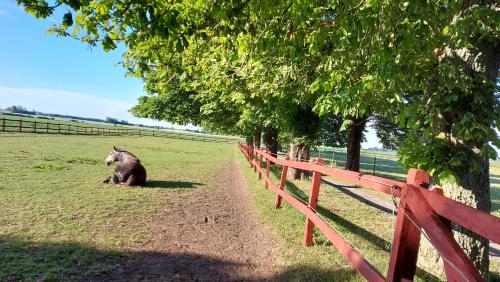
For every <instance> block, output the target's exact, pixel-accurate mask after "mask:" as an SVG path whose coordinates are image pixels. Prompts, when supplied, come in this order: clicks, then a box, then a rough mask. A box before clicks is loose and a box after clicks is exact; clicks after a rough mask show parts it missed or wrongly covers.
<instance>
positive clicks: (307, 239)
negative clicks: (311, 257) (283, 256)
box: [302, 158, 324, 246]
mask: <svg viewBox="0 0 500 282" xmlns="http://www.w3.org/2000/svg"><path fill="white" fill-rule="evenodd" d="M316 164H318V165H322V164H324V161H323V160H322V159H320V158H318V160H317V161H316ZM320 185H321V173H319V172H317V171H314V172H313V178H312V182H311V194H310V195H309V208H310V209H312V210H313V211H315V210H316V206H317V204H318V196H319V186H320ZM313 229H314V223H313V222H312V221H311V220H310V219H309V218H307V219H306V226H305V229H304V239H303V241H302V243H303V244H304V245H306V246H310V245H312V244H313Z"/></svg>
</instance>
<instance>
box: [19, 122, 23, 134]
mask: <svg viewBox="0 0 500 282" xmlns="http://www.w3.org/2000/svg"><path fill="white" fill-rule="evenodd" d="M22 128H23V120H22V119H20V120H19V132H21V131H22Z"/></svg>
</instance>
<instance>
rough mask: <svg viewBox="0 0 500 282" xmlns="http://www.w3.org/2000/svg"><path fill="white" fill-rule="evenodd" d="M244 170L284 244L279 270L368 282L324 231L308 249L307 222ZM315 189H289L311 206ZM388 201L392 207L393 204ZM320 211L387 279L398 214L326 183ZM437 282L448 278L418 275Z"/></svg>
mask: <svg viewBox="0 0 500 282" xmlns="http://www.w3.org/2000/svg"><path fill="white" fill-rule="evenodd" d="M240 164H241V166H242V167H243V171H244V175H245V178H246V180H247V185H248V188H249V190H250V191H251V194H252V196H253V200H254V202H255V206H256V207H257V209H258V211H259V214H260V217H261V218H262V220H263V221H264V222H265V223H266V224H268V225H269V226H271V227H272V228H273V230H274V231H275V232H276V233H277V234H278V235H279V237H280V238H281V239H282V241H283V249H282V250H281V251H280V257H281V259H280V261H279V264H280V266H281V267H282V268H283V269H284V270H285V271H284V272H285V273H287V275H288V276H287V277H286V278H287V280H291V281H365V279H364V278H363V277H362V276H361V275H360V274H359V273H357V272H356V270H355V269H354V268H353V267H352V265H351V264H350V263H349V262H348V261H347V260H346V259H345V258H344V257H343V256H342V255H341V253H340V252H339V251H338V250H337V249H335V247H333V246H332V244H331V242H330V241H329V240H328V239H327V238H326V237H325V236H324V235H323V234H322V233H321V232H320V231H319V230H318V229H316V228H315V229H314V242H315V244H314V245H313V246H310V247H305V246H303V245H302V239H303V236H304V227H305V220H306V217H305V216H304V215H302V214H301V213H300V212H299V211H297V210H296V209H295V208H293V207H292V206H291V205H289V204H288V203H286V202H285V201H284V200H283V205H282V208H281V209H275V207H274V201H275V199H276V194H275V193H274V192H273V191H272V190H270V189H264V181H263V180H258V174H257V173H255V172H254V171H253V169H252V168H250V165H249V164H248V163H247V161H246V159H245V158H244V156H243V154H241V153H240ZM264 166H265V165H264ZM280 172H281V167H280V166H278V167H276V169H274V171H273V172H272V173H271V178H272V180H273V182H274V183H279V177H280ZM310 187H311V182H310V181H307V180H302V181H290V180H289V178H288V180H287V185H286V187H285V189H286V190H287V192H289V193H290V194H292V195H294V196H295V197H297V198H299V199H301V200H302V201H305V202H307V201H308V197H309V193H310ZM363 190H364V191H367V190H368V189H363ZM386 199H387V198H386ZM387 200H388V201H390V198H388V199H387ZM317 211H318V214H319V215H320V216H321V217H322V218H323V219H324V220H325V221H326V222H328V224H330V226H332V227H333V228H334V229H335V230H337V231H338V232H339V233H340V234H341V235H342V236H343V237H344V238H345V239H346V240H347V241H348V242H350V243H351V244H352V245H354V246H355V248H356V249H357V250H359V252H360V253H361V254H362V255H363V256H364V257H365V258H366V259H367V260H368V261H369V262H370V263H371V264H372V265H373V266H374V267H375V268H376V269H377V270H378V271H379V272H380V273H381V274H382V275H384V276H385V275H387V269H388V265H389V260H390V252H391V242H392V239H393V236H394V233H393V232H394V225H395V217H393V215H392V214H388V213H385V212H382V211H380V210H378V209H376V208H374V207H371V206H368V205H365V204H364V203H362V202H360V201H358V200H356V199H354V198H352V197H350V196H348V195H346V194H344V193H342V192H340V191H339V190H337V189H335V188H333V187H331V186H329V185H326V184H324V183H322V184H321V187H320V194H319V200H318V208H317ZM499 266H500V263H499V261H498V259H495V260H492V261H491V263H490V271H491V275H492V278H493V279H496V277H498V272H499V270H500V269H499ZM437 280H443V277H437V276H436V275H433V274H431V273H428V272H426V271H425V270H423V269H421V268H418V269H417V273H416V276H415V281H437Z"/></svg>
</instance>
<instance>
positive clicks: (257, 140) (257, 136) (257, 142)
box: [253, 129, 262, 148]
mask: <svg viewBox="0 0 500 282" xmlns="http://www.w3.org/2000/svg"><path fill="white" fill-rule="evenodd" d="M261 139H262V130H260V129H255V131H254V133H253V146H254V147H256V148H260V140H261Z"/></svg>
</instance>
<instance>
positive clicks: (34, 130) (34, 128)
mask: <svg viewBox="0 0 500 282" xmlns="http://www.w3.org/2000/svg"><path fill="white" fill-rule="evenodd" d="M33 133H36V121H35V122H33Z"/></svg>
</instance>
